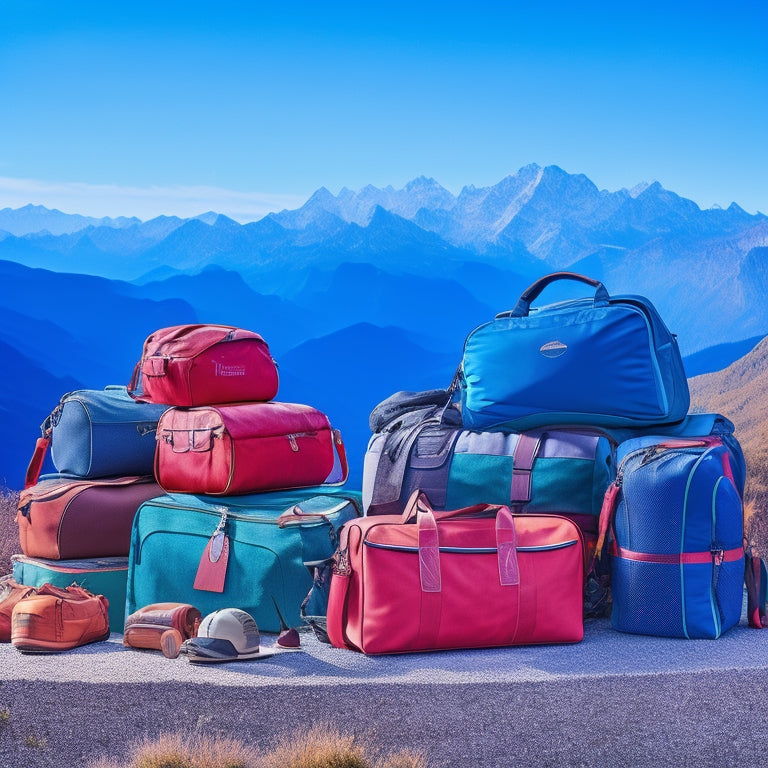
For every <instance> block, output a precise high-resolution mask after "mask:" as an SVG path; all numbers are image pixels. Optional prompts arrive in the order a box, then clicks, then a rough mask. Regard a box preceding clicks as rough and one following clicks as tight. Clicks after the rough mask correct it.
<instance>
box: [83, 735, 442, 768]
mask: <svg viewBox="0 0 768 768" xmlns="http://www.w3.org/2000/svg"><path fill="white" fill-rule="evenodd" d="M91 768H428V763H427V761H426V759H425V758H424V756H423V755H421V754H417V753H411V752H397V753H395V754H392V755H386V756H383V757H381V756H378V755H377V753H376V750H375V749H374V748H372V747H370V746H367V745H365V744H363V743H361V742H360V741H359V740H358V739H356V738H355V737H354V736H348V735H344V734H342V733H340V732H339V731H337V730H335V729H334V728H331V727H321V726H315V727H313V728H311V729H310V730H309V731H307V732H306V733H298V734H294V735H292V736H285V737H283V738H282V739H280V740H279V741H278V743H277V745H276V746H275V748H274V749H273V750H272V751H271V752H268V753H267V754H263V755H262V754H259V753H257V752H256V751H254V750H253V749H251V748H249V747H246V746H244V745H243V744H242V743H241V742H239V741H237V740H236V739H232V738H229V737H206V736H200V735H198V736H191V737H190V736H185V735H181V734H166V735H164V736H161V737H160V738H158V739H156V740H154V741H151V740H146V741H143V742H141V743H139V744H138V745H137V746H136V747H135V749H134V753H133V756H132V757H131V758H130V762H128V763H125V761H119V762H116V761H113V760H111V759H109V758H101V759H100V760H98V761H97V762H95V763H91Z"/></svg>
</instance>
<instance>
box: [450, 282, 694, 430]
mask: <svg viewBox="0 0 768 768" xmlns="http://www.w3.org/2000/svg"><path fill="white" fill-rule="evenodd" d="M559 280H576V281H580V282H583V283H586V284H587V285H589V286H592V287H593V288H594V289H595V295H594V297H593V298H589V299H578V300H575V301H562V302H558V303H556V304H550V305H548V306H544V307H541V308H538V309H532V308H531V302H533V301H534V300H535V299H536V298H537V297H538V296H539V294H540V293H541V292H542V291H543V290H544V289H545V288H546V287H547V286H548V285H550V284H552V283H554V282H556V281H559ZM458 379H459V381H458V385H459V388H460V391H461V406H462V420H463V424H464V426H465V427H467V428H469V429H476V430H488V429H503V430H507V429H512V430H515V431H524V430H528V429H531V428H535V427H540V426H545V425H548V424H569V425H574V424H586V425H589V426H592V427H603V428H619V427H639V426H644V425H657V424H669V423H674V422H678V421H680V420H682V419H684V418H685V416H686V414H687V412H688V406H689V405H690V395H689V392H688V381H687V379H686V376H685V370H684V368H683V362H682V358H681V357H680V351H679V350H678V347H677V341H676V339H675V337H674V336H673V335H672V334H671V333H670V332H669V330H668V329H667V327H666V326H665V325H664V322H663V321H662V319H661V318H660V317H659V314H658V312H657V311H656V309H655V308H654V307H653V305H652V304H651V302H650V301H648V299H645V298H643V297H642V296H617V297H611V296H609V294H608V291H607V290H606V289H605V286H603V284H602V283H600V282H598V281H597V280H592V279H591V278H589V277H584V276H583V275H577V274H574V273H571V272H556V273H554V274H551V275H547V276H546V277H543V278H541V279H540V280H538V281H537V282H535V283H534V284H533V285H532V286H530V287H529V288H528V289H527V290H526V291H524V292H523V294H522V296H521V297H520V300H519V301H518V303H517V306H516V307H515V308H514V309H513V310H511V311H508V312H502V313H501V314H499V315H496V317H495V318H494V319H493V320H492V321H491V322H489V323H485V324H484V325H481V326H479V327H478V328H476V329H475V330H474V331H472V333H470V334H469V336H468V337H467V340H466V342H465V344H464V354H463V358H462V363H461V368H460V370H459V375H458Z"/></svg>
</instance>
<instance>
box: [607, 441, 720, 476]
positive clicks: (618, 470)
mask: <svg viewBox="0 0 768 768" xmlns="http://www.w3.org/2000/svg"><path fill="white" fill-rule="evenodd" d="M670 439H674V438H670ZM721 445H722V441H721V443H720V444H719V445H707V446H704V445H689V446H688V445H677V446H674V447H671V448H663V449H662V450H660V451H657V452H656V453H654V455H653V456H650V457H649V458H648V460H647V461H645V462H643V463H642V464H641V465H640V467H639V468H643V467H647V466H648V465H649V464H652V463H653V462H654V461H658V460H659V459H661V458H662V457H663V456H665V455H666V454H667V453H669V452H670V451H686V452H687V451H692V450H694V449H699V450H701V449H704V450H703V451H702V456H703V455H704V454H705V453H708V452H709V451H711V450H712V449H713V448H719V447H720V446H721ZM654 447H655V446H654V445H647V446H645V448H636V449H635V450H634V451H630V452H629V453H628V454H627V455H626V456H625V457H624V458H623V459H622V460H621V462H620V463H619V466H618V467H617V468H616V479H615V480H614V483H615V484H616V485H618V486H621V484H622V481H623V476H624V470H625V469H626V465H627V462H628V461H630V460H631V459H633V458H635V457H636V456H639V455H640V454H643V453H648V451H650V450H651V449H653V448H654Z"/></svg>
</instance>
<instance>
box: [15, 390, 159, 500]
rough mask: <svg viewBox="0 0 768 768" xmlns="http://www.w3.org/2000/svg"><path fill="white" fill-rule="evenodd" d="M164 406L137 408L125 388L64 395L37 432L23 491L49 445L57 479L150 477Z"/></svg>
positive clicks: (141, 405) (32, 480)
mask: <svg viewBox="0 0 768 768" xmlns="http://www.w3.org/2000/svg"><path fill="white" fill-rule="evenodd" d="M167 407H168V406H167V405H156V404H153V403H137V402H135V401H134V400H133V399H132V398H131V397H129V395H128V391H127V389H126V387H121V386H117V385H112V386H108V387H106V388H105V389H103V390H95V389H79V390H76V391H74V392H68V393H67V394H65V395H64V396H63V397H62V398H61V401H60V402H59V404H58V405H57V406H56V408H54V410H53V412H52V413H51V415H50V416H49V417H48V418H47V419H46V420H45V421H44V422H43V424H42V425H41V427H40V430H41V432H42V437H41V438H38V440H37V445H36V447H35V452H34V454H33V456H32V460H31V461H30V463H29V468H28V469H27V477H26V481H25V485H24V487H25V488H29V487H30V486H32V485H34V484H35V483H36V482H37V480H38V478H39V476H40V471H41V468H42V464H43V461H44V459H45V454H46V451H47V450H48V446H49V444H52V449H51V453H52V458H53V463H54V466H55V467H56V469H57V471H58V472H59V473H61V474H65V475H72V476H74V477H83V478H91V479H93V478H99V477H112V476H117V475H151V474H152V473H153V471H154V458H155V432H156V431H157V422H158V419H159V418H160V416H161V415H162V413H163V411H165V410H166V408H167Z"/></svg>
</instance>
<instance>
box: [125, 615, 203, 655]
mask: <svg viewBox="0 0 768 768" xmlns="http://www.w3.org/2000/svg"><path fill="white" fill-rule="evenodd" d="M201 620H202V614H201V613H200V611H199V610H198V609H197V608H195V607H194V606H193V605H189V604H188V603H152V604H151V605H147V606H145V607H144V608H140V609H139V610H138V611H136V612H135V613H132V614H131V615H130V616H129V617H128V618H127V619H126V620H125V632H124V634H123V645H125V646H126V647H128V648H147V649H150V650H153V651H162V652H163V654H164V655H165V656H168V657H169V658H176V656H178V655H179V647H180V646H181V644H182V643H183V642H184V640H188V639H189V638H190V637H195V636H196V635H197V628H198V627H199V626H200V621H201Z"/></svg>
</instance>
